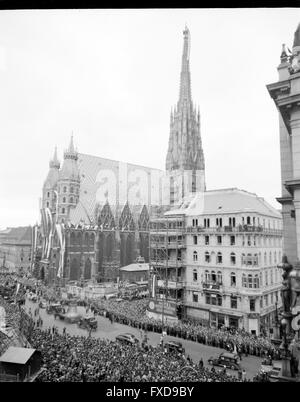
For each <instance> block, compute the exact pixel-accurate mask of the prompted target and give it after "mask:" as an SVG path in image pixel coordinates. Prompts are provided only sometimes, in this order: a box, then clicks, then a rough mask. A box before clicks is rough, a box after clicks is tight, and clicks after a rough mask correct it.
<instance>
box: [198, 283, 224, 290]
mask: <svg viewBox="0 0 300 402" xmlns="http://www.w3.org/2000/svg"><path fill="white" fill-rule="evenodd" d="M202 288H203V290H204V291H220V290H221V288H222V283H218V282H202Z"/></svg>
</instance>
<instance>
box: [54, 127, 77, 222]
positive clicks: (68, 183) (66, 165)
mask: <svg viewBox="0 0 300 402" xmlns="http://www.w3.org/2000/svg"><path fill="white" fill-rule="evenodd" d="M77 160H78V153H77V151H76V150H75V148H74V144H73V135H72V136H71V141H70V145H69V148H68V149H67V150H66V151H65V153H64V162H63V165H62V168H61V170H60V172H59V179H58V222H67V221H68V220H69V217H70V211H71V209H73V208H75V207H76V205H77V203H78V201H79V189H80V174H79V169H78V166H77Z"/></svg>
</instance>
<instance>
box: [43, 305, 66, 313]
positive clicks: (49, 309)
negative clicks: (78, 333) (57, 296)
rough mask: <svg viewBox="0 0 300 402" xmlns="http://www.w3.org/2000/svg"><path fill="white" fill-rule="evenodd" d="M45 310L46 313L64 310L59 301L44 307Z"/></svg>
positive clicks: (62, 311)
mask: <svg viewBox="0 0 300 402" xmlns="http://www.w3.org/2000/svg"><path fill="white" fill-rule="evenodd" d="M46 312H47V313H48V314H56V313H64V312H65V310H64V308H63V307H62V306H61V304H60V303H52V304H50V306H47V307H46Z"/></svg>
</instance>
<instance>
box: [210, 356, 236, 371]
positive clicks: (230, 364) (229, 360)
mask: <svg viewBox="0 0 300 402" xmlns="http://www.w3.org/2000/svg"><path fill="white" fill-rule="evenodd" d="M238 360H239V356H238V355H237V354H236V353H229V352H224V353H221V354H220V355H219V357H210V358H209V359H208V363H209V364H211V365H213V366H221V367H224V366H225V367H227V368H229V369H231V370H241V366H240V364H239V362H238Z"/></svg>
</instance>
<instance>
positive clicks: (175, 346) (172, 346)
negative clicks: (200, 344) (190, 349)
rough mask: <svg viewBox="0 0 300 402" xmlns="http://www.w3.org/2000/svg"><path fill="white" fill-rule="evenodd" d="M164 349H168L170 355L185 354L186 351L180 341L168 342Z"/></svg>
mask: <svg viewBox="0 0 300 402" xmlns="http://www.w3.org/2000/svg"><path fill="white" fill-rule="evenodd" d="M164 348H165V349H167V351H168V352H169V353H172V352H177V353H184V352H185V349H184V347H183V346H182V343H181V342H178V341H166V342H164Z"/></svg>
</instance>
